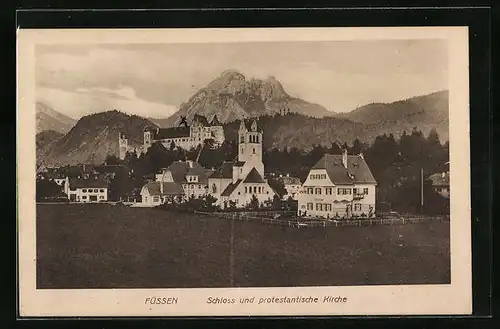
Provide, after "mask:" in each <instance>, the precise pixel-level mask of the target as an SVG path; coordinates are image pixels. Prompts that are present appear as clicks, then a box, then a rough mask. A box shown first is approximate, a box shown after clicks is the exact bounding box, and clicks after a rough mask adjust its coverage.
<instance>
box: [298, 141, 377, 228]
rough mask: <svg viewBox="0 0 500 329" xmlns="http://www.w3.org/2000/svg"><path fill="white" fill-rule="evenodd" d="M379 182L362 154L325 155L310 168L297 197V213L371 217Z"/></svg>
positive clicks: (309, 215)
mask: <svg viewBox="0 0 500 329" xmlns="http://www.w3.org/2000/svg"><path fill="white" fill-rule="evenodd" d="M376 187H377V182H376V181H375V178H374V177H373V175H372V172H371V170H370V168H369V167H368V164H367V163H366V161H365V159H364V156H363V154H359V155H348V154H347V151H346V150H344V151H343V153H342V154H325V155H324V156H323V157H322V158H321V159H320V160H319V161H318V162H317V163H316V164H315V165H314V166H313V167H312V168H311V170H310V171H309V174H308V176H307V179H306V180H305V181H304V183H303V184H302V189H301V192H300V194H299V196H298V215H299V216H305V217H322V218H331V219H334V218H350V217H353V216H360V217H364V216H366V217H372V216H374V214H375V197H376V195H375V192H376Z"/></svg>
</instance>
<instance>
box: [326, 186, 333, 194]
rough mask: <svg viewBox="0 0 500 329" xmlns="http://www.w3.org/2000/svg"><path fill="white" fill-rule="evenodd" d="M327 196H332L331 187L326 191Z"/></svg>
mask: <svg viewBox="0 0 500 329" xmlns="http://www.w3.org/2000/svg"><path fill="white" fill-rule="evenodd" d="M325 194H328V195H332V188H331V187H327V188H326V190H325Z"/></svg>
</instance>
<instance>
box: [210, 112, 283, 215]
mask: <svg viewBox="0 0 500 329" xmlns="http://www.w3.org/2000/svg"><path fill="white" fill-rule="evenodd" d="M262 143H263V140H262V130H261V129H259V127H258V124H257V121H256V120H253V121H251V122H250V121H246V122H245V120H242V121H241V123H240V127H239V130H238V157H237V159H235V160H234V161H225V162H224V163H223V164H222V166H221V167H220V168H219V169H218V170H217V171H215V172H214V173H213V174H212V175H211V176H210V177H209V178H208V191H209V193H210V194H211V195H212V196H214V197H215V198H217V203H218V204H219V205H220V206H221V207H222V208H225V207H228V206H229V205H230V204H233V205H234V206H236V207H244V206H246V205H248V204H249V203H250V201H251V200H252V198H253V197H254V196H255V197H256V198H257V200H258V201H259V203H260V204H262V203H264V202H266V201H271V200H272V199H273V198H274V196H275V195H276V191H274V190H273V189H272V188H271V186H269V184H268V182H267V180H266V179H265V178H264V163H263V162H262Z"/></svg>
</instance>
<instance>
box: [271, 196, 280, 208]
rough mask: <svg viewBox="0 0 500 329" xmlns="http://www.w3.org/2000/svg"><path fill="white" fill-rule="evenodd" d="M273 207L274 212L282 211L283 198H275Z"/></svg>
mask: <svg viewBox="0 0 500 329" xmlns="http://www.w3.org/2000/svg"><path fill="white" fill-rule="evenodd" d="M272 207H273V209H274V210H281V198H280V197H279V196H278V195H276V194H275V195H274V197H273V205H272Z"/></svg>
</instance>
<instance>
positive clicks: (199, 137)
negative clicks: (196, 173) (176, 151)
mask: <svg viewBox="0 0 500 329" xmlns="http://www.w3.org/2000/svg"><path fill="white" fill-rule="evenodd" d="M168 129H170V130H171V131H172V132H173V133H172V134H168V136H169V137H166V138H163V137H158V136H155V134H154V131H152V130H150V129H146V130H145V131H144V145H143V152H147V150H148V149H149V148H150V147H151V145H152V144H153V143H155V142H160V143H162V145H163V146H164V147H165V148H167V149H169V148H170V145H171V144H172V142H173V143H174V144H175V146H176V147H180V148H183V149H185V150H190V149H192V148H196V147H198V146H199V145H202V144H203V143H204V142H205V140H208V139H213V140H214V142H215V146H220V145H221V144H222V143H224V141H225V136H224V128H223V126H222V125H221V124H220V123H219V122H218V120H217V118H216V117H214V119H213V120H212V123H210V124H208V123H207V122H206V119H205V118H203V119H200V117H199V116H197V117H195V119H194V120H193V122H192V123H191V126H189V127H175V128H168ZM168 129H167V130H168ZM159 131H160V130H159V129H158V130H157V133H158V132H159Z"/></svg>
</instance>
